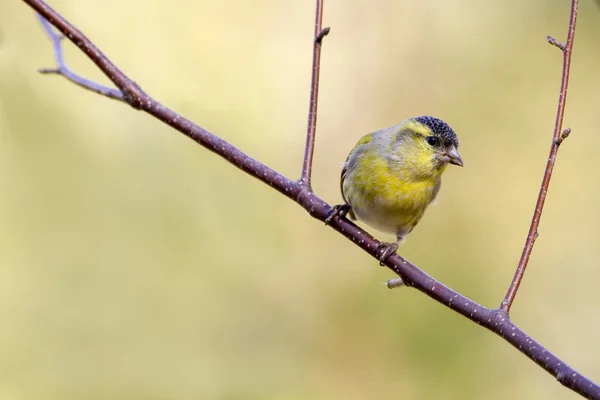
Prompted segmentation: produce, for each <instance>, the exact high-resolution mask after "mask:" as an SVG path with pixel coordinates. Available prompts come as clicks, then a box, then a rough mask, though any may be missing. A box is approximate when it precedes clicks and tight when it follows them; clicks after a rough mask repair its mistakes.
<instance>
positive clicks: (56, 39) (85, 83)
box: [38, 14, 124, 101]
mask: <svg viewBox="0 0 600 400" xmlns="http://www.w3.org/2000/svg"><path fill="white" fill-rule="evenodd" d="M38 18H39V20H40V23H41V24H42V27H43V28H44V30H45V31H46V34H48V37H49V38H50V40H51V41H52V47H53V48H54V58H56V65H57V67H56V68H40V69H38V72H39V73H41V74H56V75H62V76H64V77H65V78H66V79H68V80H70V81H71V82H73V83H75V84H76V85H78V86H81V87H82V88H84V89H87V90H91V91H92V92H95V93H98V94H101V95H102V96H106V97H109V98H111V99H115V100H120V101H124V100H123V94H122V93H121V92H120V91H118V90H117V89H113V88H110V87H107V86H103V85H100V84H98V83H96V82H94V81H91V80H89V79H86V78H84V77H82V76H80V75H78V74H76V73H74V72H73V71H71V70H70V69H69V67H67V64H66V63H65V59H64V56H63V50H62V40H63V39H64V36H63V35H62V34H58V33H56V32H55V31H54V29H53V28H52V25H50V24H49V23H48V21H46V20H45V19H44V17H42V16H41V15H39V14H38Z"/></svg>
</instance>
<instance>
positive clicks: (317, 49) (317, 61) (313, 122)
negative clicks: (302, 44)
mask: <svg viewBox="0 0 600 400" xmlns="http://www.w3.org/2000/svg"><path fill="white" fill-rule="evenodd" d="M315 14H316V17H315V37H314V39H313V61H312V78H311V84H310V107H309V110H308V127H307V129H306V146H305V148H304V162H303V164H302V175H301V177H300V182H301V183H302V184H303V185H306V187H308V188H310V187H311V175H312V163H313V154H314V151H315V135H316V129H317V104H318V100H319V73H320V71H321V43H322V42H323V38H324V37H325V36H327V34H328V33H329V30H330V29H329V28H324V29H321V26H322V21H323V0H317V11H316V13H315Z"/></svg>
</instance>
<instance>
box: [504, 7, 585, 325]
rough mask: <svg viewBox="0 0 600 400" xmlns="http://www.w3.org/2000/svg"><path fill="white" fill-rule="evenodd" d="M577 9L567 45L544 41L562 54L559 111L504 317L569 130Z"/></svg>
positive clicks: (519, 280)
mask: <svg viewBox="0 0 600 400" xmlns="http://www.w3.org/2000/svg"><path fill="white" fill-rule="evenodd" d="M577 7H578V1H577V0H572V1H571V18H570V19H569V31H568V33H567V42H566V43H565V44H562V43H560V42H559V41H558V40H556V39H554V38H553V37H550V36H548V37H546V39H547V40H548V43H550V44H551V45H553V46H556V47H558V48H559V49H560V50H561V51H562V53H563V69H562V80H561V84H560V94H559V96H558V109H557V111H556V122H555V123H554V134H553V135H552V146H551V147H550V155H549V156H548V163H547V164H546V170H545V171H544V178H543V179H542V186H541V187H540V193H539V195H538V199H537V203H536V205H535V211H534V213H533V218H532V220H531V225H530V227H529V233H528V234H527V240H526V241H525V247H524V248H523V253H522V254H521V259H520V260H519V265H518V266H517V270H516V271H515V276H514V278H513V280H512V282H511V284H510V286H509V288H508V292H507V293H506V296H505V297H504V300H503V301H502V303H501V304H500V309H501V310H502V311H504V312H506V313H507V314H508V313H509V312H510V307H511V306H512V303H513V301H514V300H515V296H516V295H517V291H518V290H519V286H520V285H521V281H522V280H523V275H524V274H525V270H526V268H527V263H528V262H529V256H531V251H532V250H533V245H534V244H535V240H536V239H537V237H538V227H539V225H540V219H541V217H542V211H543V209H544V202H545V201H546V195H547V194H548V186H549V185H550V178H551V177H552V170H553V168H554V164H555V162H556V154H557V153H558V148H559V147H560V145H561V143H562V142H563V140H564V139H566V137H567V136H569V133H571V130H570V129H569V128H567V129H565V130H564V131H562V123H563V116H564V113H565V103H566V101H567V87H568V86H569V70H570V68H571V52H572V49H573V39H574V37H575V23H576V21H577Z"/></svg>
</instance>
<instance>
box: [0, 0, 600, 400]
mask: <svg viewBox="0 0 600 400" xmlns="http://www.w3.org/2000/svg"><path fill="white" fill-rule="evenodd" d="M51 4H52V6H54V7H55V8H56V9H57V10H58V11H60V12H61V13H62V14H63V15H64V16H65V17H66V18H67V19H68V20H70V21H71V22H73V23H74V24H75V25H76V26H77V27H78V28H79V29H81V30H82V31H83V32H84V33H85V34H87V35H88V37H90V38H91V39H92V40H93V41H95V43H96V44H97V45H98V46H99V47H100V48H101V49H102V50H103V51H105V53H106V54H107V55H108V56H109V57H111V58H112V60H113V61H114V62H115V63H116V64H117V65H118V66H119V67H121V68H122V69H123V70H124V71H125V72H126V73H127V74H129V76H130V77H132V78H133V79H134V80H135V81H137V82H138V83H139V84H140V85H141V86H142V87H143V88H144V89H146V90H147V91H148V93H150V94H151V95H153V96H155V97H156V98H157V99H158V100H161V101H163V102H164V103H165V104H166V105H168V106H170V107H172V108H173V109H175V110H176V111H178V112H180V113H182V114H183V115H185V116H186V117H189V118H191V119H192V120H194V121H196V122H198V123H199V124H200V125H202V126H203V127H205V128H207V129H209V130H210V131H212V132H214V133H215V134H217V135H220V136H221V137H223V138H225V139H226V140H228V141H230V142H231V143H233V144H234V145H236V146H238V147H239V148H240V149H242V150H243V151H245V152H247V153H249V154H250V155H252V156H254V157H256V158H257V159H259V160H261V161H262V162H264V163H266V164H267V165H269V166H271V167H273V168H275V169H276V170H278V171H280V172H282V173H283V174H285V175H286V176H288V177H291V178H296V177H298V176H299V173H300V167H301V162H302V161H301V160H302V153H303V147H304V141H305V138H304V134H305V124H306V115H307V111H308V96H309V82H310V63H311V38H312V30H313V21H314V4H313V2H312V1H308V2H298V1H281V0H260V1H252V2H251V1H226V0H222V1H205V0H202V1H175V2H167V1H152V0H150V1H145V2H142V1H139V0H137V1H117V0H106V1H100V0H87V1H60V0H58V1H53V2H51ZM325 6H326V8H325V15H324V24H325V25H326V26H331V27H332V31H331V34H330V35H329V36H328V37H327V38H326V39H325V44H324V49H323V56H322V71H321V77H322V81H321V97H320V102H319V106H320V110H319V111H320V113H319V120H318V139H317V147H316V155H315V157H316V158H315V170H314V189H315V191H316V192H317V193H318V194H319V195H320V196H322V197H323V198H324V199H326V200H327V201H329V202H330V203H331V204H334V203H339V202H340V201H341V198H340V194H339V183H338V182H339V174H340V170H341V163H342V162H343V161H344V159H345V157H346V155H347V153H348V152H349V150H350V149H351V148H352V146H353V145H354V144H355V142H356V141H357V140H358V138H359V137H360V136H362V135H363V134H365V133H367V132H369V131H373V130H376V129H379V128H383V127H387V126H390V125H392V124H395V123H397V122H399V121H400V120H402V119H404V118H406V117H409V116H415V115H421V114H432V115H435V116H438V117H440V118H443V119H444V120H446V121H447V122H448V123H450V125H451V126H452V127H453V128H454V129H455V130H456V132H457V133H458V135H459V137H460V139H461V154H462V156H463V159H464V160H465V168H463V169H459V168H449V169H448V171H447V172H446V174H445V179H444V188H443V190H442V191H441V195H440V197H439V201H438V203H437V205H436V206H434V207H432V208H430V210H429V211H428V213H427V214H426V216H425V218H424V219H423V221H422V222H421V223H420V225H419V226H418V228H417V229H416V230H415V231H414V232H413V234H412V235H411V236H410V237H409V238H408V240H407V243H406V244H405V245H404V246H403V247H402V248H401V254H403V255H404V256H405V257H407V258H408V259H409V260H411V261H412V262H414V263H416V264H417V265H419V266H420V267H422V268H423V269H425V270H426V271H427V272H428V273H430V274H432V275H433V276H434V277H436V278H438V279H440V280H441V281H442V282H444V283H446V284H447V285H449V286H451V287H452V288H454V289H456V290H458V291H460V292H461V293H463V294H465V295H466V296H468V297H470V298H472V299H474V300H476V301H478V302H480V303H482V304H484V305H486V306H488V307H496V306H498V304H499V303H500V301H501V299H502V297H503V296H504V294H505V291H506V288H507V286H508V283H509V282H510V279H511V278H512V274H513V272H514V267H515V265H516V263H517V261H518V258H519V256H520V252H521V249H522V246H523V243H524V240H525V235H526V232H527V229H528V225H529V222H530V218H531V212H532V210H533V207H534V203H535V198H536V196H537V193H538V188H539V183H540V180H541V177H542V171H543V167H544V163H545V161H546V157H547V152H548V148H549V145H550V137H551V134H552V128H553V124H554V116H555V109H556V103H557V96H558V89H559V83H560V72H561V54H560V52H559V51H558V50H557V49H556V48H553V47H551V46H549V45H548V44H547V43H546V39H545V37H546V35H553V36H555V37H556V38H558V39H559V40H561V41H564V39H565V35H566V30H567V22H568V17H569V2H568V1H558V0H552V1H550V0H548V1H541V0H532V1H528V2H521V1H517V0H510V1H505V2H484V3H480V2H472V1H466V0H463V1H447V2H442V1H417V0H412V1H402V2H396V1H391V0H390V1H380V2H371V3H369V2H348V1H342V0H337V1H332V0H329V1H327V2H326V4H325ZM599 37H600V9H599V8H598V6H597V4H595V3H594V2H592V1H589V0H588V1H582V4H581V6H580V14H579V24H578V29H577V35H576V40H575V48H574V55H573V65H572V76H571V86H570V92H569V99H568V105H567V112H566V116H565V126H569V127H571V128H572V129H573V133H572V134H571V137H570V138H569V139H568V140H567V142H565V144H564V145H563V147H562V148H561V151H560V154H559V158H558V164H557V168H556V171H555V175H554V179H553V181H552V184H551V190H550V193H549V197H548V201H547V205H546V211H545V214H544V218H543V221H542V223H541V227H540V238H539V240H538V242H537V245H536V248H535V250H534V252H533V256H532V259H531V263H530V270H529V271H528V272H527V275H526V277H525V280H524V282H523V285H522V289H521V292H520V293H519V296H518V297H517V301H516V303H515V306H514V307H513V311H512V316H513V318H514V320H515V322H516V323H517V324H518V325H519V326H520V327H522V328H523V329H524V330H525V331H526V332H528V333H529V334H530V335H531V336H533V337H534V338H536V339H537V340H539V341H540V342H541V343H542V344H544V345H545V346H547V348H548V349H549V350H551V351H553V352H554V353H555V354H557V355H558V356H559V357H561V358H563V360H565V361H566V362H567V363H569V364H570V365H572V366H574V367H575V368H576V369H578V370H579V371H580V372H581V373H583V374H585V375H587V376H588V377H590V378H591V379H594V380H595V381H596V382H598V381H600V364H598V358H599V357H600V349H599V348H598V340H597V338H598V332H599V331H600V294H599V292H598V289H597V287H598V284H597V282H598V279H599V278H600V270H599V269H598V265H599V261H600V246H598V244H597V243H598V240H599V239H600V230H599V229H598V221H599V220H600V207H598V204H599V203H600V182H599V181H598V170H600V159H599V157H598V152H597V149H598V147H599V146H600V135H599V130H598V127H599V126H600V109H599V105H600V102H599V95H598V93H599V91H598V88H599V86H600V74H599V73H598V71H599V67H600V49H599V48H598V38H599ZM66 47H67V48H66V55H67V59H68V61H69V64H70V66H71V67H73V68H74V69H75V70H76V71H78V72H81V73H82V74H83V75H85V76H87V77H90V78H93V79H96V80H99V81H101V82H107V81H106V79H105V78H104V77H103V76H102V75H101V74H100V73H99V72H98V71H97V70H96V68H95V67H94V66H93V65H92V64H91V63H90V62H89V61H88V60H87V59H86V58H85V57H84V56H83V55H82V54H81V53H80V52H79V51H78V50H76V49H75V48H74V47H73V46H72V45H71V44H70V43H69V44H67V46H66ZM53 65H54V61H53V55H52V49H51V45H50V42H49V41H48V39H47V38H46V37H45V35H44V33H43V32H42V29H41V27H40V26H39V24H38V22H37V21H36V19H35V17H34V14H33V12H32V11H31V9H30V8H29V7H27V6H26V5H25V4H24V3H23V2H20V1H10V2H9V1H3V2H2V3H1V4H0V326H1V327H0V398H1V399H6V400H12V399H15V400H21V399H223V400H225V399H227V400H235V399H251V400H255V399H286V400H287V399H290V400H293V399H336V398H343V399H366V398H370V399H396V398H407V399H434V398H435V399H439V398H441V399H481V398H485V399H505V398H518V399H533V398H535V399H541V398H544V399H571V398H577V396H576V395H575V394H573V393H572V392H570V391H568V390H567V389H564V388H562V386H560V384H559V383H557V382H556V381H555V380H554V379H553V378H552V377H551V376H549V375H548V374H547V373H546V372H544V371H543V370H541V369H540V368H539V367H537V366H536V365H534V364H533V363H532V362H531V361H529V360H528V359H526V358H525V357H524V356H522V355H521V354H520V353H519V352H518V351H516V350H515V349H513V348H512V347H510V346H509V345H508V344H507V343H505V342H504V341H503V340H501V339H500V338H498V337H496V336H495V335H493V334H491V333H489V332H487V331H486V330H484V329H482V328H480V327H478V326H476V325H475V324H473V323H471V322H469V321H467V320H466V319H464V318H462V317H460V316H458V315H457V314H455V313H453V312H451V311H449V310H448V309H446V308H444V307H442V306H440V305H439V304H437V303H435V302H433V301H431V300H430V299H428V298H427V297H425V296H424V295H422V294H420V293H418V292H417V291H415V290H411V289H399V290H394V291H388V290H386V289H385V288H384V286H383V285H382V284H381V283H382V282H384V281H385V280H387V279H388V278H390V277H392V276H391V274H390V273H389V271H388V270H386V269H383V268H379V267H378V266H377V262H376V261H374V260H373V259H372V258H370V257H368V256H367V255H366V254H365V253H363V252H362V251H361V250H360V249H358V248H357V247H355V246H353V245H352V244H350V243H349V242H348V241H347V240H346V239H344V238H342V237H341V236H340V235H338V234H336V233H334V232H333V231H332V230H331V229H328V228H325V227H324V226H323V224H322V223H320V222H318V221H316V220H313V219H312V218H310V217H309V216H308V215H307V214H306V212H305V211H304V210H302V209H301V208H300V207H298V206H297V205H296V204H294V203H293V202H291V201H289V200H287V199H286V198H284V197H283V196H281V195H279V194H278V193H276V192H275V191H273V190H271V189H270V188H269V187H267V186H266V185H264V184H262V183H260V182H258V181H256V180H254V179H251V178H249V177H248V176H247V175H245V174H243V173H241V172H240V171H239V170H237V169H236V168H233V167H232V166H231V165H229V164H227V163H226V162H225V161H223V160H222V159H220V158H218V157H216V156H214V155H212V154H210V153H209V152H208V151H206V150H204V149H203V148H201V147H199V146H198V145H196V144H195V143H193V142H192V141H190V140H189V139H187V138H185V137H184V136H182V135H180V134H179V133H177V132H175V131H173V130H171V129H170V128H169V127H167V126H165V125H164V124H162V123H160V122H158V121H157V120H154V119H153V118H151V117H149V116H148V115H146V114H143V113H140V112H136V111H133V110H132V109H130V108H128V107H127V106H124V105H123V104H120V103H118V102H115V101H111V100H108V99H105V98H102V97H100V96H98V95H95V94H93V93H90V92H86V91H84V90H82V89H80V88H78V87H76V86H75V85H73V84H70V83H68V82H67V81H65V80H64V79H62V78H60V77H56V76H43V75H40V74H38V73H37V72H36V69H37V68H40V67H51V66H53ZM376 236H377V237H379V238H381V239H387V240H390V239H391V238H390V237H387V236H385V235H381V234H376Z"/></svg>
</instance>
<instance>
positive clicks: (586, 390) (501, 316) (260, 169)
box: [23, 0, 600, 399]
mask: <svg viewBox="0 0 600 400" xmlns="http://www.w3.org/2000/svg"><path fill="white" fill-rule="evenodd" d="M23 1H24V2H25V3H27V4H29V5H30V6H31V7H32V8H33V9H34V10H36V11H37V12H38V13H39V14H41V15H42V16H43V17H44V18H46V19H47V20H48V21H50V23H51V24H52V25H54V26H55V27H56V28H57V29H58V30H59V31H60V32H62V33H63V34H64V35H65V36H66V37H67V38H69V40H71V41H72V42H73V43H74V44H75V45H76V46H77V47H78V48H79V49H81V50H82V51H83V52H84V53H85V54H86V55H87V56H88V57H89V58H90V59H91V60H92V61H93V62H94V63H95V64H96V65H97V66H98V68H99V69H100V70H101V71H102V72H103V73H104V74H105V75H106V76H107V77H108V78H109V79H110V80H111V81H112V82H113V83H114V84H115V86H117V87H118V88H119V90H120V92H121V93H122V98H123V101H124V102H126V103H128V104H129V105H131V106H132V107H134V108H136V109H140V110H142V111H144V112H146V113H148V114H150V115H152V116H153V117H155V118H157V119H159V120H161V121H163V122H164V123H166V124H168V125H170V126H171V127H173V128H174V129H176V130H178V131H179V132H181V133H183V134H184V135H186V136H188V137H189V138H191V139H192V140H194V141H195V142H197V143H198V144H200V145H202V146H203V147H205V148H207V149H208V150H210V151H212V152H214V153H216V154H218V155H219V156H221V157H223V158H224V159H226V160H227V161H229V162H230V163H231V164H233V165H234V166H236V167H237V168H239V169H241V170H242V171H244V172H246V173H247V174H249V175H251V176H253V177H255V178H257V179H258V180H260V181H261V182H264V183H266V184H268V185H270V186H271V187H272V188H273V189H275V190H276V191H278V192H279V193H281V194H283V195H284V196H286V197H288V198H290V199H292V200H293V201H295V202H296V203H297V204H299V205H300V206H301V207H303V208H304V209H305V210H306V211H307V212H308V213H309V214H310V215H311V216H312V217H313V218H316V219H318V220H320V221H325V219H326V218H327V217H328V216H329V215H330V212H331V206H329V205H328V204H327V203H325V202H324V201H323V200H322V199H320V198H319V197H318V196H316V195H315V194H314V193H313V192H312V190H307V187H308V188H310V169H311V167H310V165H311V160H312V150H310V157H308V158H307V157H305V164H306V165H308V167H307V168H303V177H304V178H307V179H301V181H294V180H291V179H288V178H286V177H285V176H283V175H281V174H280V173H278V172H276V171H274V170H273V169H271V168H269V167H268V166H267V165H265V164H262V163H261V162H259V161H257V160H255V159H253V158H252V157H250V156H248V155H246V154H245V153H243V152H242V151H240V150H239V149H237V148H236V147H234V146H233V145H231V144H230V143H228V142H226V141H225V140H223V139H221V138H219V137H218V136H215V135H213V134H212V133H210V132H208V131H207V130H205V129H203V128H202V127H200V126H198V125H197V124H195V123H194V122H192V121H190V120H188V119H186V118H184V117H182V116H181V115H179V114H177V113H176V112H174V111H172V110H170V109H169V108H167V107H165V106H164V105H162V104H161V103H159V102H158V101H156V100H155V99H153V98H152V97H150V96H148V95H147V94H146V93H145V92H144V91H143V90H142V89H141V88H140V87H139V86H138V85H137V84H136V83H135V82H133V81H132V80H131V79H130V78H128V77H127V76H126V75H125V74H123V72H121V71H120V70H119V69H118V68H117V67H116V66H115V65H114V64H113V63H112V62H111V61H110V60H109V59H108V58H107V57H106V56H105V55H104V54H103V53H102V52H101V51H100V49H98V48H97V47H96V46H95V45H94V44H93V43H92V42H91V41H90V40H89V39H88V38H87V37H85V35H83V33H81V32H80V31H79V30H77V29H76V28H75V27H74V26H73V25H71V24H70V23H69V22H68V21H66V20H65V19H64V18H63V17H62V16H61V15H60V14H58V13H57V12H56V11H54V10H53V9H52V8H50V7H49V6H48V5H47V4H46V3H45V2H44V1H43V0H23ZM320 4H321V11H319V10H317V14H319V13H322V3H320ZM317 19H319V17H317ZM319 23H320V22H318V24H319ZM316 31H318V32H317V33H316V34H315V42H319V41H320V40H321V39H322V37H323V36H324V35H325V34H326V32H325V30H320V31H319V30H317V29H316ZM55 51H56V50H55ZM313 71H314V69H313ZM313 85H314V82H313ZM99 93H100V94H104V95H106V94H105V93H102V92H99ZM109 97H110V96H109ZM312 104H313V103H312V101H311V110H312V107H313V105H312ZM314 105H315V106H314V107H315V108H314V115H315V116H316V92H315V102H314ZM309 119H310V118H309ZM311 120H312V121H314V119H311ZM309 130H310V129H309ZM564 136H566V134H565V135H564ZM308 139H309V140H307V147H311V148H312V147H314V131H313V134H312V139H310V137H309V138H308ZM308 152H309V150H307V153H308ZM307 160H308V162H307ZM329 226H330V227H331V228H333V229H334V230H336V231H337V232H339V233H341V234H342V235H343V236H345V237H346V238H348V239H349V240H351V241H352V242H353V243H354V244H356V245H357V246H358V247H360V248H361V249H363V250H364V251H365V252H367V253H368V254H370V255H371V256H373V257H374V258H377V257H378V256H379V247H380V244H381V242H379V241H378V240H376V239H375V238H373V237H372V236H371V235H370V234H369V233H367V232H365V231H364V230H362V229H360V228H359V227H358V226H356V225H354V224H353V223H352V222H350V221H348V220H347V219H345V218H340V217H335V218H333V219H332V220H331V221H330V223H329ZM385 265H386V266H387V267H388V268H390V269H391V270H392V271H394V272H395V273H396V274H398V275H399V276H400V277H401V278H402V280H403V281H404V283H405V284H406V285H407V286H412V287H414V288H416V289H417V290H419V291H421V292H422V293H424V294H426V295H427V296H429V297H431V298H432V299H434V300H435V301H437V302H439V303H440V304H442V305H444V306H446V307H448V308H450V309H452V310H454V311H456V312H457V313H459V314H461V315H462V316H464V317H466V318H467V319H469V320H471V321H473V322H475V323H477V324H479V325H481V326H483V327H485V328H487V329H489V330H490V331H492V332H494V333H495V334H497V335H498V336H500V337H502V338H503V339H504V340H506V341H507V342H508V343H510V344H511V345H512V346H514V347H515V348H516V349H518V350H519V351H521V352H522V353H523V354H525V355H526V356H527V357H528V358H529V359H531V360H532V361H534V362H535V363H536V364H537V365H539V366H540V367H541V368H543V369H544V370H546V371H547V372H548V373H550V374H551V375H552V376H554V377H555V378H556V379H557V380H558V381H559V382H560V383H561V384H563V385H564V386H566V387H568V388H570V389H572V390H573V391H575V392H577V393H579V394H581V395H582V396H584V397H586V398H590V399H600V386H598V385H597V384H595V383H594V382H592V381H590V380H589V379H587V378H586V377H584V376H583V375H581V374H580V373H578V372H577V371H576V370H574V369H573V368H571V367H569V366H568V365H566V364H565V363H564V362H563V361H562V360H560V359H559V358H558V357H556V356H555V355H554V354H552V353H550V352H549V351H548V350H546V349H545V348H544V347H543V346H541V345H540V344H539V343H537V342H536V341H534V340H533V339H532V338H530V337H529V336H528V335H527V334H526V333H525V332H523V331H522V330H521V329H519V328H518V327H517V326H516V325H515V324H514V323H513V322H512V321H511V320H510V319H509V318H508V315H507V314H506V312H504V311H503V310H500V309H488V308H486V307H483V306H481V305H480V304H477V303H475V302H474V301H472V300H470V299H468V298H467V297H465V296H463V295H461V294H459V293H457V292H455V291H453V290H452V289H450V288H448V287H447V286H445V285H443V284H442V283H441V282H439V281H437V280H435V279H433V278H432V277H430V276H429V275H427V274H426V273H425V272H423V271H422V270H420V269H419V268H417V267H416V266H415V265H413V264H411V263H410V262H408V261H407V260H405V259H404V258H403V257H401V256H400V255H398V254H393V255H392V256H390V257H389V258H387V259H386V261H385Z"/></svg>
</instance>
